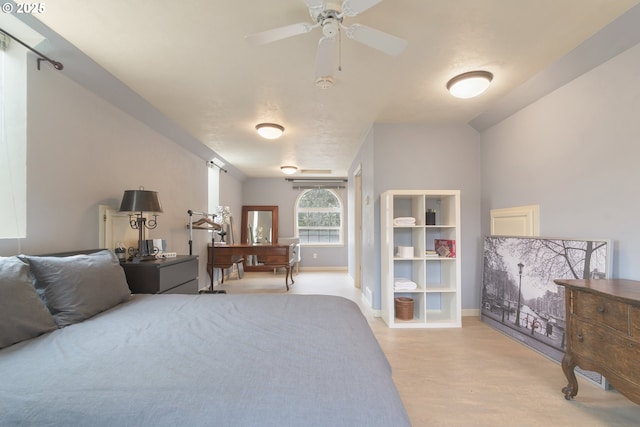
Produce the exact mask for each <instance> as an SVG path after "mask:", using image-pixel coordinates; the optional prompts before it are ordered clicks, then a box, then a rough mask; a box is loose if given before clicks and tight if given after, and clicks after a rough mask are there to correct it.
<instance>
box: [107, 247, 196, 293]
mask: <svg viewBox="0 0 640 427" xmlns="http://www.w3.org/2000/svg"><path fill="white" fill-rule="evenodd" d="M120 265H121V266H122V268H123V269H124V273H125V275H126V276H127V283H128V284H129V289H131V293H134V294H164V293H167V294H197V293H198V257H197V256H195V255H178V256H177V257H175V258H165V259H158V260H155V261H142V262H123V263H122V264H120Z"/></svg>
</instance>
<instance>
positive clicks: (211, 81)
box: [36, 0, 640, 177]
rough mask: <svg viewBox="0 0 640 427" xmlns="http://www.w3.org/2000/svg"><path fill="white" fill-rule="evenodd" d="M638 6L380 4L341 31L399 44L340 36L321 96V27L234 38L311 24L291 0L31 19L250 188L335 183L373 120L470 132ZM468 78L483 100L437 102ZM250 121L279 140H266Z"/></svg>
mask: <svg viewBox="0 0 640 427" xmlns="http://www.w3.org/2000/svg"><path fill="white" fill-rule="evenodd" d="M638 3H640V0H615V1H612V0H535V1H534V0H385V1H382V2H381V3H379V4H378V5H376V6H374V7H372V8H371V9H369V10H367V11H365V12H363V13H362V14H360V15H358V16H356V17H353V18H345V22H344V23H345V24H347V25H349V24H352V23H356V22H357V23H360V24H364V25H367V26H370V27H374V28H377V29H379V30H382V31H384V32H387V33H390V34H393V35H396V36H398V37H401V38H403V39H405V40H407V41H408V47H407V48H406V50H405V51H404V52H403V53H402V54H401V55H400V56H397V57H393V56H388V55H385V54H383V53H381V52H379V51H377V50H374V49H371V48H369V47H367V46H365V45H362V44H359V43H357V42H355V41H353V40H350V39H348V38H346V37H343V38H342V43H341V64H342V71H336V74H335V79H336V83H335V85H334V86H333V87H332V88H330V89H326V90H323V89H319V88H317V87H316V86H315V84H314V66H315V64H314V63H315V52H316V46H317V43H318V40H319V38H320V30H319V29H317V28H316V29H315V30H313V31H312V32H310V33H308V34H303V35H299V36H295V37H292V38H288V39H285V40H281V41H278V42H274V43H272V44H268V45H262V46H253V45H251V44H249V43H247V42H246V41H245V40H244V36H245V35H247V34H251V33H256V32H261V31H264V30H268V29H271V28H275V27H280V26H284V25H288V24H293V23H298V22H310V17H309V13H308V10H307V8H306V5H305V3H304V1H303V0H279V1H265V0H244V1H227V0H225V1H223V0H184V1H175V0H173V1H167V0H136V1H131V0H92V1H87V0H47V2H46V13H43V14H40V15H36V17H37V18H38V19H39V20H41V21H42V22H44V23H45V24H46V25H47V26H49V27H50V28H51V29H53V30H54V31H56V32H57V33H58V34H60V35H61V36H63V37H64V38H66V39H67V40H68V41H69V42H71V43H72V44H73V45H75V46H76V47H77V48H79V49H80V50H82V51H83V52H84V53H86V54H87V55H88V56H89V57H90V58H92V59H93V60H94V61H96V62H97V63H98V64H99V65H101V66H102V67H104V68H105V69H106V70H107V71H109V72H110V73H112V74H113V75H114V76H115V77H117V78H118V79H120V80H121V81H122V82H124V83H125V84H126V85H127V86H128V87H130V88H131V89H133V90H134V91H135V92H137V93H138V94H140V95H141V96H142V97H143V98H144V99H146V100H147V101H148V102H149V103H151V104H152V105H153V106H155V107H156V108H157V109H158V110H160V111H161V112H162V113H164V114H165V115H166V116H168V117H169V118H171V119H172V120H173V121H174V122H175V123H176V124H178V125H179V126H181V127H182V128H183V129H184V130H186V131H187V132H188V133H189V134H191V135H192V136H193V137H195V138H196V139H197V140H199V141H201V142H202V143H203V144H206V145H207V146H209V147H210V148H211V149H212V150H214V151H215V152H216V153H218V154H219V155H220V156H221V157H222V158H223V159H225V160H226V161H227V162H229V163H231V164H232V165H233V166H235V167H236V168H237V169H239V170H240V171H241V172H243V173H244V174H245V175H247V176H248V177H281V176H282V174H281V172H280V171H279V167H280V166H281V165H285V164H287V165H288V164H292V165H296V166H298V168H299V169H330V170H331V171H332V175H334V176H346V173H347V169H348V167H349V165H350V163H351V161H352V160H353V158H354V156H355V154H356V152H357V149H358V148H359V146H360V144H361V143H362V141H363V139H364V137H365V136H366V134H367V132H368V130H369V129H370V127H371V126H372V124H373V123H374V122H388V123H389V122H392V123H429V122H439V123H442V122H450V123H468V122H469V121H470V120H471V119H473V118H474V117H476V116H478V115H479V114H480V113H482V112H483V111H485V110H486V109H487V108H488V107H490V106H491V105H492V104H495V103H496V102H497V101H498V100H500V99H501V98H503V97H504V96H505V95H507V94H508V93H509V92H511V91H512V90H513V89H514V88H516V87H518V86H519V85H521V84H522V83H524V82H525V81H527V80H528V79H529V78H531V77H532V76H533V75H535V74H537V73H538V72H540V71H541V70H543V69H545V68H546V67H548V66H549V65H550V64H552V63H553V62H555V61H557V60H558V59H560V58H561V57H563V56H564V55H565V54H567V53H568V52H569V51H571V50H572V49H574V48H575V47H576V46H578V45H579V44H580V43H581V42H583V41H584V40H586V39H587V38H589V37H590V36H592V35H593V34H594V33H596V32H597V31H598V30H600V29H601V28H603V27H604V26H606V25H607V24H608V23H610V22H611V21H613V20H614V19H615V18H616V17H618V16H619V15H621V14H623V13H624V12H625V11H627V10H628V9H629V8H631V7H632V6H634V5H636V4H638ZM54 59H56V58H54ZM476 69H483V70H487V71H490V72H492V73H493V74H494V75H495V78H494V81H493V84H492V86H491V87H490V88H489V90H488V91H487V92H485V93H484V94H483V95H482V96H480V97H479V98H476V99H471V100H460V99H456V98H453V97H451V96H450V95H449V94H448V93H447V91H446V88H445V84H446V82H447V80H449V79H450V78H451V77H453V76H454V75H456V74H459V73H462V72H466V71H470V70H476ZM260 122H276V123H280V124H282V125H283V126H284V127H285V128H286V130H285V133H284V135H283V136H282V138H280V139H279V140H275V141H269V140H264V139H262V138H260V137H259V136H258V135H257V134H256V133H255V129H254V126H255V125H256V124H257V123H260ZM298 173H299V172H298Z"/></svg>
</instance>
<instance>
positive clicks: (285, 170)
mask: <svg viewBox="0 0 640 427" xmlns="http://www.w3.org/2000/svg"><path fill="white" fill-rule="evenodd" d="M280 170H281V171H282V173H284V174H287V175H291V174H294V173H296V171H297V170H298V168H297V167H295V166H280Z"/></svg>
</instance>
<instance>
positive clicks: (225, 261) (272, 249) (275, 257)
mask: <svg viewBox="0 0 640 427" xmlns="http://www.w3.org/2000/svg"><path fill="white" fill-rule="evenodd" d="M294 246H295V245H294V244H293V243H292V244H289V245H286V244H285V245H278V244H275V245H247V244H234V245H215V248H214V250H213V266H214V268H228V267H231V265H232V264H233V260H234V259H236V258H237V257H239V256H241V257H243V258H244V259H245V260H246V259H247V258H248V256H249V255H257V257H258V259H260V260H261V262H262V265H264V267H265V269H266V270H272V269H274V268H277V267H284V268H285V269H286V271H287V273H286V274H285V276H284V284H285V286H286V287H287V291H288V290H289V278H291V283H292V284H293V283H295V282H294V281H293V269H292V268H291V267H292V265H293V264H294V263H295V262H296V259H297V256H296V255H295V253H294ZM207 271H211V245H209V246H208V247H207Z"/></svg>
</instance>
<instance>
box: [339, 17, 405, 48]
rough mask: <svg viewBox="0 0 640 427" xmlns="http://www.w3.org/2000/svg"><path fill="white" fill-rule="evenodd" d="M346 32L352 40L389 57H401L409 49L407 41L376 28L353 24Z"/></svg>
mask: <svg viewBox="0 0 640 427" xmlns="http://www.w3.org/2000/svg"><path fill="white" fill-rule="evenodd" d="M344 30H345V34H346V35H347V37H349V38H350V39H353V40H355V41H357V42H360V43H362V44H365V45H367V46H369V47H372V48H374V49H378V50H379V51H381V52H384V53H386V54H388V55H393V56H397V55H400V54H401V53H402V51H403V50H404V48H405V47H407V41H406V40H404V39H401V38H400V37H396V36H392V35H391V34H387V33H385V32H382V31H380V30H376V29H375V28H371V27H367V26H366V25H360V24H353V25H351V26H349V27H346V28H345V29H344Z"/></svg>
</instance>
